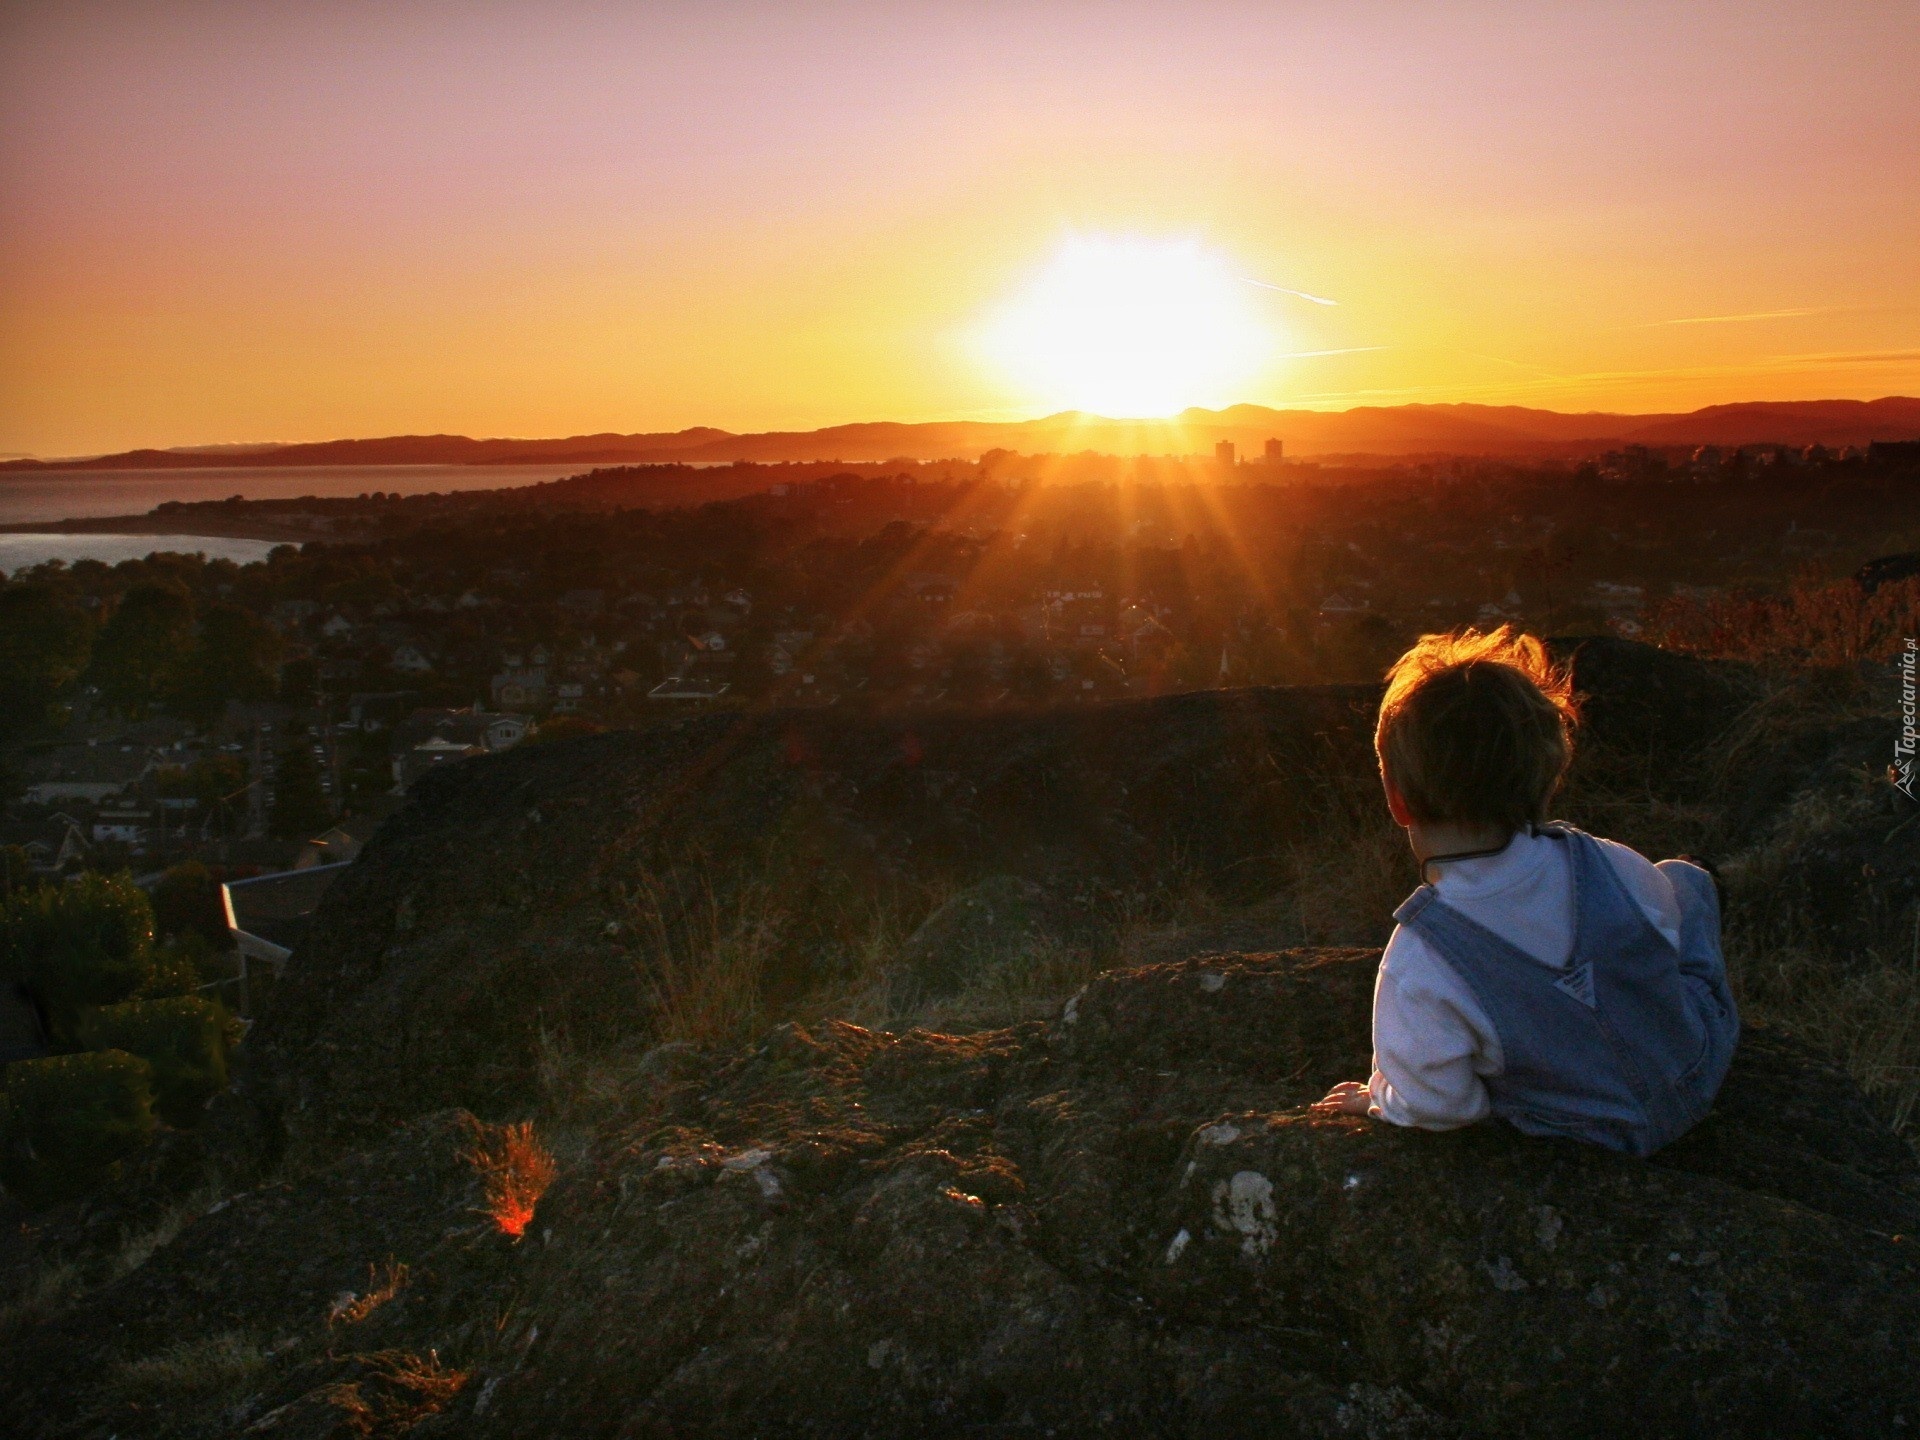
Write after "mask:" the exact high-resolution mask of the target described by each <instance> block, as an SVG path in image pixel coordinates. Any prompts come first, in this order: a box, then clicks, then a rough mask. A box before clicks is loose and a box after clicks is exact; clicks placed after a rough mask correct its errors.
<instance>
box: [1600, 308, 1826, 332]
mask: <svg viewBox="0 0 1920 1440" xmlns="http://www.w3.org/2000/svg"><path fill="white" fill-rule="evenodd" d="M1842 308H1843V307H1841V306H1838V305H1807V306H1802V307H1801V308H1799V309H1797V310H1752V311H1748V312H1747V313H1746V314H1743V315H1686V316H1683V317H1681V318H1680V319H1678V320H1649V321H1647V322H1646V323H1645V324H1644V325H1629V326H1627V327H1626V328H1627V329H1629V330H1658V329H1660V328H1661V327H1662V326H1664V325H1737V324H1739V323H1740V322H1741V321H1743V320H1794V319H1798V318H1799V317H1800V316H1802V315H1832V314H1834V313H1836V312H1837V311H1839V310H1840V309H1842Z"/></svg>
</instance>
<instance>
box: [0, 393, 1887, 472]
mask: <svg viewBox="0 0 1920 1440" xmlns="http://www.w3.org/2000/svg"><path fill="white" fill-rule="evenodd" d="M1269 437H1273V438H1277V439H1279V440H1282V441H1284V442H1285V444H1286V447H1287V454H1288V455H1289V456H1310V455H1418V454H1451V455H1514V456H1528V455H1531V456H1541V455H1574V454H1581V453H1584V452H1589V451H1597V450H1604V449H1608V448H1611V447H1613V446H1616V445H1623V444H1641V445H1763V444H1785V445H1814V444H1820V445H1864V444H1867V443H1869V442H1870V441H1874V440H1915V439H1920V399H1912V398H1909V397H1906V396H1888V397H1887V398H1885V399H1882V400H1791V401H1755V402H1752V403H1748V404H1740V405H1710V406H1708V407H1707V408H1705V409H1703V410H1695V411H1692V412H1691V413H1688V414H1684V415H1616V414H1608V413H1604V412H1599V411H1594V412H1589V413H1586V414H1578V415H1566V414H1562V413H1560V412H1559V411H1556V410H1533V409H1529V408H1527V407H1525V406H1520V405H1393V406H1359V407H1356V408H1355V409H1352V410H1273V409H1269V408H1268V407H1266V406H1263V405H1233V406H1229V407H1228V408H1227V409H1224V410H1197V409H1196V410H1188V411H1186V412H1184V413H1182V414H1181V415H1179V416H1177V417H1175V418H1173V419H1170V420H1110V419H1107V418H1105V417H1104V416H1099V415H1088V414H1083V413H1079V412H1075V411H1067V412H1063V413H1062V414H1059V415H1048V416H1045V417H1043V418H1041V419H1035V420H1017V421H1004V422H996V421H984V420H936V421H928V422H923V423H917V424H910V423H905V422H899V421H878V422H872V423H867V424H854V425H832V426H828V427H827V428H825V429H821V430H772V431H765V432H762V433H759V434H748V435H737V434H734V433H732V432H731V431H727V430H716V429H713V428H712V427H709V426H696V427H694V428H692V429H687V430H676V431H672V432H666V433H652V434H635V435H618V434H601V435H573V436H568V437H566V438H564V439H555V440H508V439H493V440H475V439H472V438H470V437H468V436H465V435H393V436H387V437H385V438H382V439H370V440H326V441H319V442H315V443H311V444H302V445H262V446H229V447H213V446H199V447H195V448H192V449H179V450H129V451H126V452H125V453H123V454H119V455H102V456H96V457H92V458H89V459H81V460H31V459H18V460H7V461H3V462H0V471H30V470H31V471H44V470H149V469H188V468H200V467H205V466H206V465H207V464H208V463H209V462H210V461H212V462H214V463H218V462H219V461H222V460H236V461H239V462H241V463H244V464H246V465H248V466H260V465H276V466H277V465H506V464H520V465H526V464H578V465H636V464H659V463H664V462H673V461H680V462H692V463H708V464H714V463H719V464H724V463H726V462H728V461H733V460H759V461H786V460H846V461H869V462H871V461H885V460H892V459H913V460H945V459H973V458H976V457H978V456H980V455H981V454H984V453H985V452H986V451H988V450H993V449H1003V450H1017V451H1021V452H1022V453H1025V454H1036V453H1041V454H1046V453H1075V452H1079V451H1084V450H1095V451H1100V452H1103V453H1106V454H1113V455H1182V454H1196V453H1198V454H1205V453H1207V452H1208V451H1210V450H1211V449H1212V448H1213V446H1214V445H1215V444H1216V443H1218V442H1219V441H1222V440H1228V441H1232V442H1233V443H1234V444H1235V445H1237V446H1239V447H1240V449H1241V452H1242V453H1243V454H1247V453H1253V454H1257V453H1259V448H1260V446H1261V445H1262V444H1263V443H1264V442H1265V441H1266V440H1267V439H1268V438H1269Z"/></svg>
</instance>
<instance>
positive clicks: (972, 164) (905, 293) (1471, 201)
mask: <svg viewBox="0 0 1920 1440" xmlns="http://www.w3.org/2000/svg"><path fill="white" fill-rule="evenodd" d="M1675 11H1684V13H1683V14H1675V13H1672V12H1675ZM1916 74H1920V7H1916V6H1913V5H1909V4H1904V3H1900V4H1896V3H1872V4H1862V5H1846V4H1836V3H1825V4H1818V5H1814V4H1805V5H1765V4H1741V5H1727V6H1705V5H1695V6H1687V7H1674V6H1667V5H1645V6H1640V5H1603V4H1598V3H1595V4H1590V5H1580V6H1573V5H1565V4H1540V5H1519V4H1439V3H1434V4H1405V3H1383V4H1379V5H1366V4H1342V5H1326V4H1324V3H1315V4H1300V5H1287V4H1275V3H1266V4H1209V3H1204V0H1188V3H1184V4H1178V5H1174V4H1165V5H1153V6H1148V5H1138V6H1129V5H1124V4H1111V3H1110V4H1102V5H1098V6H1091V5H1089V6H1081V7H1076V6H1074V5H1071V4H1065V3H1050V4H1047V5H1045V6H1034V5H1026V4H995V3H991V0H967V3H955V4H907V3H898V4H884V5H883V4H873V5H792V4H790V5H783V6H765V7H761V6H753V5H748V4H681V5H674V4H666V3H654V4H650V5H646V6H638V5H623V4H613V3H608V4H569V3H565V0H526V3H519V4H514V3H506V0H502V3H495V4H489V5H471V4H467V5H459V6H452V5H440V4H434V3H427V0H413V3H408V4H405V5H393V4H390V3H368V4H349V3H327V0H313V3H304V4H300V5H272V6H266V5H258V4H250V5H226V6H223V5H207V4H187V3H179V4H134V3H122V4H105V3H88V0H69V3H61V4H54V3H22V0H0V453H19V452H26V453H36V454H75V453H89V452H93V451H101V450H109V449H118V448H124V447H130V446H134V445H177V444H192V443H205V442H215V441H239V440H304V439H319V438H328V437H333V436H342V435H374V434H389V433H395V432H407V431H413V432H419V431H456V432H462V433H468V434H478V435H558V434H568V433H576V432H583V431H596V430H623V431H632V430H651V429H673V428H678V427H681V426H685V425H694V424H713V425H721V426H725V427H727V428H730V429H764V428H776V427H779V428H784V427H806V426H815V425H822V424H831V423H836V422H840V421H846V420H863V419H940V418H956V417H980V418H998V417H1012V416H1017V415H1024V414H1030V413H1034V412H1036V411H1037V410H1041V409H1044V408H1047V407H1046V400H1047V397H1046V396H1044V395H1041V394H1038V393H1036V392H1035V391H1034V390H1032V389H1031V388H1023V382H1022V381H1021V380H1020V378H1019V377H1017V376H1015V375H1013V374H1011V373H1009V372H1008V371H1007V370H1006V369H1005V368H1004V367H1001V368H996V367H995V366H994V365H992V364H990V363H986V362H984V361H983V359H982V356H981V354H980V350H979V346H978V345H977V344H975V343H973V339H972V337H973V336H974V335H975V334H976V332H977V331H978V328H979V326H980V325H981V323H982V319H983V317H985V316H986V315H988V314H990V313H991V312H992V311H993V310H994V307H996V306H997V305H1000V304H1002V303H1003V302H1004V301H1005V298H1006V297H1007V295H1008V294H1009V293H1010V292H1012V291H1014V290H1015V289H1016V288H1017V287H1019V286H1020V285H1021V284H1022V283H1023V281H1024V280H1025V279H1027V278H1028V277H1031V276H1032V275H1033V274H1034V273H1035V272H1036V270H1038V269H1039V268H1040V267H1042V266H1044V265H1045V264H1046V262H1047V260H1048V257H1049V256H1050V255H1053V254H1055V253H1056V252H1057V251H1058V249H1059V247H1060V245H1061V244H1062V242H1063V240H1064V239H1065V238H1066V237H1069V236H1074V235H1079V236H1088V235H1092V236H1117V237H1123V238H1124V237H1138V238H1141V239H1145V240H1149V241H1156V242H1157V241H1162V240H1167V241H1171V240H1191V241H1193V242H1195V243H1197V244H1200V245H1202V246H1204V247H1205V248H1206V250H1207V251H1208V253H1209V254H1214V255H1217V256H1219V257H1222V263H1224V264H1227V265H1229V266H1231V267H1232V268H1233V269H1234V270H1235V271H1236V272H1238V273H1243V274H1245V275H1246V276H1249V277H1256V278H1260V279H1263V280H1266V281H1268V282H1269V283H1272V284H1278V285H1284V286H1289V287H1293V288H1297V289H1300V290H1305V291H1308V292H1311V293H1312V294H1315V295H1319V296H1324V297H1331V298H1334V299H1337V300H1338V301H1339V302H1340V303H1339V304H1338V305H1337V306H1315V305H1311V304H1307V303H1305V302H1301V301H1297V300H1294V299H1292V298H1291V297H1287V296H1284V295H1281V294H1280V293H1279V292H1277V291H1266V290H1254V289H1251V288H1250V289H1249V290H1248V292H1247V296H1248V303H1249V305H1250V306H1251V313H1253V314H1254V315H1255V316H1256V317H1257V318H1259V319H1260V321H1261V323H1263V324H1266V325H1269V326H1270V327H1271V329H1272V332H1273V336H1274V346H1273V349H1274V350H1275V351H1276V352H1277V358H1273V359H1271V360H1270V361H1268V362H1267V363H1266V364H1264V366H1263V367H1262V368H1261V369H1260V371H1259V373H1257V374H1255V375H1253V376H1251V377H1250V378H1249V379H1248V380H1247V382H1246V384H1245V386H1244V393H1241V394H1238V395H1234V396H1230V397H1221V398H1232V399H1245V400H1253V401H1258V402H1263V403H1268V404H1276V405H1289V404H1310V405H1316V406H1336V407H1338V406H1346V405H1352V404H1363V403H1393V402H1396V401H1400V400H1462V399H1466V400H1488V401H1500V402H1517V403H1526V404H1536V405H1542V406H1548V407H1551V408H1555V409H1562V410H1573V409H1589V408H1605V409H1626V410H1665V409H1690V408H1693V407H1695V406H1698V405H1702V404H1709V403H1714V402H1719V401H1726V400H1735V399H1785V398H1808V397H1819V396H1857V397H1871V396H1877V395H1885V394H1898V393H1907V394H1914V393H1920V86H1917V85H1916V84H1915V83H1914V76H1915V75H1916ZM1722 317H1749V318H1722ZM1332 350H1344V351H1348V352H1349V353H1345V354H1334V355H1318V356H1306V357H1297V358H1288V357H1289V356H1290V355H1293V353H1294V352H1300V351H1332Z"/></svg>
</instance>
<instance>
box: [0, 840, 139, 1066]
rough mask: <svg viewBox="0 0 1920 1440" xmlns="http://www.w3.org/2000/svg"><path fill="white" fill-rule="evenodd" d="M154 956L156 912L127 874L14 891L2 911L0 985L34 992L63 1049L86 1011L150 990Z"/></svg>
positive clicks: (98, 876)
mask: <svg viewBox="0 0 1920 1440" xmlns="http://www.w3.org/2000/svg"><path fill="white" fill-rule="evenodd" d="M152 948H153V907H152V906H151V905H149V904H148V902H147V897H146V895H145V894H144V893H143V892H142V891H141V889H140V887H139V886H137V885H135V884H134V883H133V880H132V878H131V877H130V876H128V875H126V874H124V873H123V874H120V875H100V874H93V873H89V874H86V875H83V876H81V877H80V879H78V880H76V881H74V882H73V883H72V884H70V885H50V886H43V887H41V888H39V889H36V890H22V891H16V892H15V893H14V894H12V895H10V896H8V897H7V900H6V904H5V906H4V907H0V977H4V978H6V979H10V980H17V981H21V982H24V983H25V984H26V985H28V986H30V987H31V988H32V989H33V990H34V992H35V993H36V994H37V995H38V996H39V997H40V1000H41V1003H42V1004H44V1005H45V1006H46V1008H47V1013H48V1017H49V1019H50V1020H51V1022H52V1026H53V1032H54V1037H55V1038H56V1039H57V1040H60V1041H61V1042H63V1043H72V1042H73V1041H74V1040H75V1039H76V1038H77V1030H78V1023H79V1018H80V1011H81V1009H82V1007H84V1006H88V1005H112V1004H114V1003H116V1002H118V1001H121V1000H124V999H126V998H127V996H129V995H131V994H133V993H134V991H136V990H138V989H139V988H140V986H141V985H142V984H144V983H145V982H146V980H147V978H148V976H149V974H150V973H151V971H152Z"/></svg>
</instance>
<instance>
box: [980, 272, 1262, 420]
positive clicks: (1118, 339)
mask: <svg viewBox="0 0 1920 1440" xmlns="http://www.w3.org/2000/svg"><path fill="white" fill-rule="evenodd" d="M1256 304H1257V296H1256V294H1255V292H1254V291H1253V290H1252V289H1251V288H1250V287H1249V286H1248V285H1247V284H1246V283H1245V282H1243V281H1242V280H1240V279H1239V278H1238V276H1237V275H1236V274H1235V272H1234V271H1233V269H1232V267H1231V266H1229V265H1228V263H1227V261H1226V258H1225V257H1224V256H1222V255H1220V254H1219V253H1218V252H1216V251H1213V250H1210V249H1208V248H1207V247H1206V246H1204V245H1202V244H1200V243H1199V242H1197V241H1193V240H1152V239H1142V238H1133V237H1078V238H1074V239H1070V240H1068V241H1067V242H1065V243H1064V244H1063V245H1062V246H1061V247H1060V249H1059V250H1058V251H1057V252H1056V253H1055V254H1054V256H1053V258H1052V259H1051V260H1049V261H1048V262H1047V263H1046V265H1045V266H1043V267H1042V268H1041V269H1040V271H1039V272H1038V273H1037V274H1035V275H1034V276H1033V277H1032V278H1031V279H1030V280H1029V281H1028V282H1027V283H1026V284H1025V285H1024V286H1023V287H1022V288H1021V289H1020V291H1019V292H1018V293H1017V294H1015V295H1014V296H1013V297H1012V298H1011V299H1010V300H1009V301H1007V302H1006V303H1005V304H1004V305H1003V306H1001V307H1000V308H999V309H998V310H997V311H995V312H994V313H993V314H992V315H991V316H989V318H988V319H987V322H986V324H985V325H984V326H983V327H982V330H981V332H980V335H979V346H980V349H981V351H982V352H983V353H984V355H985V356H986V357H987V359H988V360H989V361H990V362H991V363H992V364H993V365H994V366H995V367H997V368H998V369H999V370H1000V371H1001V372H1002V373H1004V374H1005V376H1006V377H1007V378H1008V379H1009V380H1011V381H1013V382H1014V384H1015V385H1017V386H1018V387H1020V389H1021V390H1022V391H1023V392H1025V393H1026V395H1027V396H1028V397H1030V399H1031V400H1032V401H1033V402H1034V403H1037V404H1041V405H1045V406H1047V407H1049V408H1055V409H1063V408H1064V409H1074V410H1091V411H1095V412H1097V413H1099V414H1102V415H1118V416H1130V417H1131V416H1141V417H1145V416H1164V415H1172V414H1174V413H1176V412H1178V411H1180V410H1184V409H1186V408H1187V407H1188V406H1191V405H1221V404H1227V403H1231V401H1233V400H1235V399H1238V398H1240V396H1241V394H1242V393H1244V387H1245V386H1246V385H1247V383H1248V382H1249V381H1251V380H1252V379H1253V378H1254V377H1255V376H1256V375H1257V374H1258V373H1259V371H1260V370H1261V368H1262V367H1263V365H1264V364H1265V363H1266V361H1267V359H1268V357H1269V356H1270V355H1271V354H1272V353H1273V351H1274V348H1275V346H1274V336H1273V334H1272V332H1271V331H1270V330H1269V329H1268V328H1267V327H1266V326H1265V325H1264V324H1263V323H1262V322H1261V320H1260V319H1259V317H1258V315H1257V313H1256V310H1255V305H1256Z"/></svg>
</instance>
